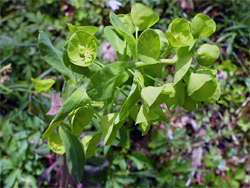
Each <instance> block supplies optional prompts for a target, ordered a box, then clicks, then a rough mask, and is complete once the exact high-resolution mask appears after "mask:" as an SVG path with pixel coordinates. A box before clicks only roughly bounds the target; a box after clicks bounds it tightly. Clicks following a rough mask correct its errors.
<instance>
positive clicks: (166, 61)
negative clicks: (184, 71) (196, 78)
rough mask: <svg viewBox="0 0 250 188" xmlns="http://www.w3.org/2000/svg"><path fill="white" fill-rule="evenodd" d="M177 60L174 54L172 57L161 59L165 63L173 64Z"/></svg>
mask: <svg viewBox="0 0 250 188" xmlns="http://www.w3.org/2000/svg"><path fill="white" fill-rule="evenodd" d="M176 61H177V56H174V57H173V58H172V59H161V63H163V64H165V65H174V64H175V62H176Z"/></svg>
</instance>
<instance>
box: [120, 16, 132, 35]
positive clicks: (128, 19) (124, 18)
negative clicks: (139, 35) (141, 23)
mask: <svg viewBox="0 0 250 188" xmlns="http://www.w3.org/2000/svg"><path fill="white" fill-rule="evenodd" d="M117 16H118V17H119V18H120V19H121V21H122V23H123V24H124V25H125V26H126V27H127V28H128V30H129V32H130V33H132V34H133V33H134V32H135V26H134V24H133V22H132V19H131V14H118V15H117Z"/></svg>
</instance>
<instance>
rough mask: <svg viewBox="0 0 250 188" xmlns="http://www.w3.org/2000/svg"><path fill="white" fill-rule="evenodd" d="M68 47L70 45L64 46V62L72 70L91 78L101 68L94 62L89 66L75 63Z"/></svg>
mask: <svg viewBox="0 0 250 188" xmlns="http://www.w3.org/2000/svg"><path fill="white" fill-rule="evenodd" d="M67 48H68V45H66V46H64V48H63V62H64V64H65V66H66V67H67V68H68V69H70V70H71V71H73V72H76V73H78V74H82V75H84V76H86V77H87V78H90V77H91V76H92V75H93V74H94V73H96V72H97V71H98V70H99V69H100V67H99V66H98V65H96V64H94V63H92V64H91V65H89V66H87V67H82V66H77V65H75V64H73V63H72V62H71V61H70V59H69V56H68V51H67Z"/></svg>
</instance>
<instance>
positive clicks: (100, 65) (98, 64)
mask: <svg viewBox="0 0 250 188" xmlns="http://www.w3.org/2000/svg"><path fill="white" fill-rule="evenodd" d="M93 63H94V64H96V65H97V66H99V67H101V68H103V67H104V65H103V64H101V63H100V62H98V61H94V62H93Z"/></svg>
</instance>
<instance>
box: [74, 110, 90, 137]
mask: <svg viewBox="0 0 250 188" xmlns="http://www.w3.org/2000/svg"><path fill="white" fill-rule="evenodd" d="M93 115H94V110H93V108H92V107H91V106H90V105H87V106H83V107H79V108H77V109H76V110H74V111H73V112H72V113H70V115H69V122H70V125H71V126H72V127H71V131H72V134H74V135H76V136H77V135H79V134H81V133H82V131H83V129H84V127H85V126H86V125H88V124H89V123H90V122H91V119H92V117H93Z"/></svg>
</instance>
